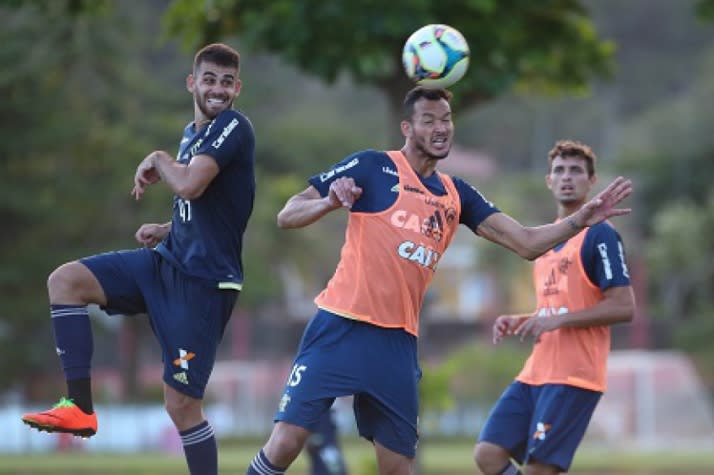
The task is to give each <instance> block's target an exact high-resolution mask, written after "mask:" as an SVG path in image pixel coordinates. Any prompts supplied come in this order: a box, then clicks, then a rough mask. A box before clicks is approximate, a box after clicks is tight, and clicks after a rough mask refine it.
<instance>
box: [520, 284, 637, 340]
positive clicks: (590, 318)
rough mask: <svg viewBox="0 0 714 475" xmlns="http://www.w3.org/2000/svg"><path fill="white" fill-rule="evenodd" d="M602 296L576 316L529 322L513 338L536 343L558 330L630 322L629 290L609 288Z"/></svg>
mask: <svg viewBox="0 0 714 475" xmlns="http://www.w3.org/2000/svg"><path fill="white" fill-rule="evenodd" d="M603 294H604V297H605V298H604V299H603V300H601V301H600V302H598V303H597V304H596V305H594V306H592V307H588V308H586V309H583V310H579V311H577V312H572V313H565V314H560V315H550V316H548V317H533V318H529V319H528V320H526V321H524V322H523V324H522V325H520V326H519V327H518V328H517V329H516V330H515V331H514V333H513V334H514V335H516V336H520V338H521V341H523V340H525V338H527V337H528V336H529V335H530V336H533V337H534V338H535V339H536V341H537V340H538V338H539V337H540V335H542V334H543V333H545V332H549V331H553V330H557V329H558V328H585V327H595V326H605V325H614V324H616V323H626V322H629V321H631V320H632V317H633V315H634V312H635V296H634V292H633V291H632V287H631V286H629V285H628V286H622V287H611V288H609V289H607V290H605V292H603Z"/></svg>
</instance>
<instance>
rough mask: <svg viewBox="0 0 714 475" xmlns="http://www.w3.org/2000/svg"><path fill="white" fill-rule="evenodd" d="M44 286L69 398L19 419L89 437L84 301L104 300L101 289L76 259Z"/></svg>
mask: <svg viewBox="0 0 714 475" xmlns="http://www.w3.org/2000/svg"><path fill="white" fill-rule="evenodd" d="M47 289H48V292H49V297H50V309H51V316H52V326H53V330H54V335H55V344H56V347H57V354H58V355H59V357H60V360H61V361H62V369H63V370H64V373H65V379H66V380H67V390H68V391H67V392H68V396H69V397H68V398H61V399H60V401H59V402H58V403H57V404H55V405H54V407H52V408H51V409H49V410H47V411H42V412H37V413H28V414H25V415H23V416H22V421H23V422H24V423H25V424H27V425H29V426H30V427H33V428H35V429H38V430H41V431H46V432H63V433H68V434H73V435H77V436H81V437H91V436H93V435H94V434H95V433H96V432H97V416H96V415H95V414H94V408H93V405H92V394H91V383H90V374H89V371H90V366H91V359H92V353H93V338H92V328H91V324H90V322H89V315H88V313H87V304H88V303H99V304H103V303H105V301H106V297H105V295H104V290H103V289H102V287H101V285H100V284H99V281H98V280H97V279H96V277H95V276H94V274H92V272H91V271H90V270H89V269H88V268H87V267H86V266H85V265H84V264H81V263H79V262H77V261H74V262H69V263H67V264H63V265H61V266H60V267H58V268H57V269H55V270H54V271H53V272H52V273H51V274H50V276H49V278H48V280H47Z"/></svg>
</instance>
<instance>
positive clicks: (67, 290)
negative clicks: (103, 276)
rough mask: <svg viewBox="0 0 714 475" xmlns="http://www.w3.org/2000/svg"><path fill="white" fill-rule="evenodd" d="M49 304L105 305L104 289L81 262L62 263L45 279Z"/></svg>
mask: <svg viewBox="0 0 714 475" xmlns="http://www.w3.org/2000/svg"><path fill="white" fill-rule="evenodd" d="M47 291H48V293H49V298H50V304H60V305H87V304H90V303H96V304H98V305H106V303H107V298H106V296H105V294H104V289H102V286H101V285H100V284H99V281H98V280H97V278H96V277H95V276H94V274H93V273H92V272H91V271H90V270H89V268H87V266H85V265H84V264H82V263H81V262H78V261H73V262H68V263H66V264H62V265H61V266H59V267H58V268H57V269H55V270H54V271H53V272H52V273H51V274H50V276H49V278H48V279H47Z"/></svg>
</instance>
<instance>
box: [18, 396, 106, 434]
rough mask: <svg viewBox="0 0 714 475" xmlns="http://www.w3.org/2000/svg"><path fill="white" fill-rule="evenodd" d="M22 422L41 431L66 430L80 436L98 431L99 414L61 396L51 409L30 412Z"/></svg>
mask: <svg viewBox="0 0 714 475" xmlns="http://www.w3.org/2000/svg"><path fill="white" fill-rule="evenodd" d="M22 422H24V423H25V424H27V425H28V426H30V427H34V428H35V429H37V430H39V431H45V432H65V433H67V434H72V435H77V436H80V437H91V436H93V435H94V434H96V433H97V415H96V414H95V413H91V414H86V413H85V412H83V411H82V410H81V409H80V408H79V407H77V405H76V404H75V403H73V402H72V400H71V399H65V398H61V399H60V401H59V402H58V403H57V404H55V405H54V406H53V407H52V409H50V410H49V411H43V412H35V413H28V414H25V415H23V416H22Z"/></svg>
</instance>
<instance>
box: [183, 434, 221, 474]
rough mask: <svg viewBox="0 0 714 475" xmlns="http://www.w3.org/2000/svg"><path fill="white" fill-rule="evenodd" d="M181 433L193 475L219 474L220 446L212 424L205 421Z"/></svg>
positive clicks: (184, 450) (189, 467)
mask: <svg viewBox="0 0 714 475" xmlns="http://www.w3.org/2000/svg"><path fill="white" fill-rule="evenodd" d="M179 435H180V436H181V443H182V444H183V452H184V454H185V455H186V462H187V463H188V469H189V472H190V473H191V475H218V446H217V445H216V436H215V434H214V432H213V427H211V424H209V423H208V421H203V422H201V423H200V424H199V425H197V426H196V427H192V428H191V429H188V430H184V431H179Z"/></svg>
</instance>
